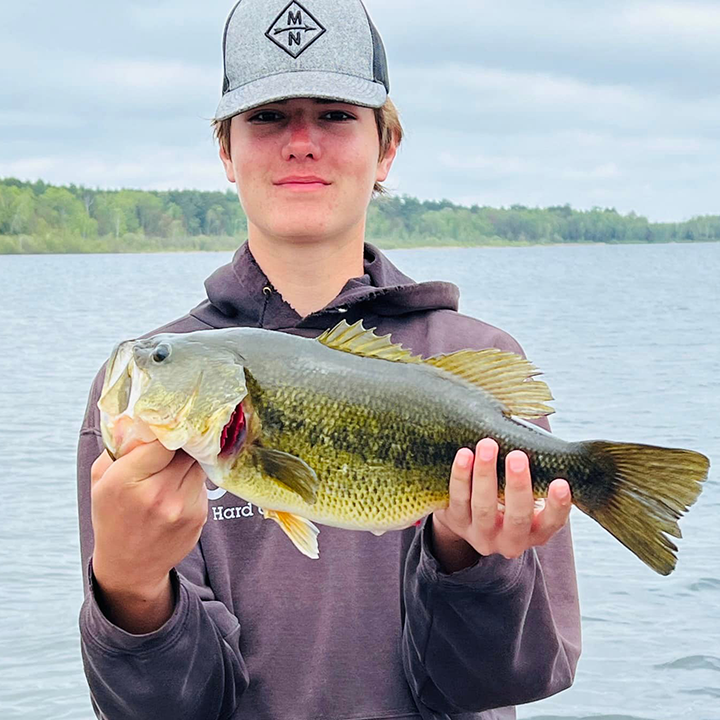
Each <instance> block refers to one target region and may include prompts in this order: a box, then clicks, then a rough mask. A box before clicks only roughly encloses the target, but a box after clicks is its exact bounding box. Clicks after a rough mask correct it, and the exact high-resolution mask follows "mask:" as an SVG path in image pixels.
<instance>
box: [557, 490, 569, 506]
mask: <svg viewBox="0 0 720 720" xmlns="http://www.w3.org/2000/svg"><path fill="white" fill-rule="evenodd" d="M557 495H558V498H559V500H560V502H561V503H563V505H567V503H568V502H570V488H569V487H568V486H567V485H563V486H562V487H561V488H559V489H558V491H557Z"/></svg>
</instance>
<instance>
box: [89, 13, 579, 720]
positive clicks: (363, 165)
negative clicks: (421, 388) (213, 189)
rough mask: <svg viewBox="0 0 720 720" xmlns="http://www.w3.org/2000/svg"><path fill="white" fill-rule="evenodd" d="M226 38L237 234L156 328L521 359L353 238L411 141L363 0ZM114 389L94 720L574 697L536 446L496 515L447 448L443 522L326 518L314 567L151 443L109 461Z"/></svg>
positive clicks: (311, 713)
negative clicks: (172, 317) (360, 338)
mask: <svg viewBox="0 0 720 720" xmlns="http://www.w3.org/2000/svg"><path fill="white" fill-rule="evenodd" d="M223 46H224V63H225V73H224V82H223V96H222V99H221V102H220V105H219V107H218V111H217V113H216V118H215V121H216V123H215V124H216V134H217V135H218V138H219V139H220V158H221V160H222V163H223V167H224V169H225V173H226V176H227V178H228V180H229V181H230V182H233V183H235V184H236V185H237V191H238V196H239V199H240V202H241V203H242V205H243V208H244V210H245V213H246V215H247V218H248V241H247V243H246V244H244V245H243V246H242V247H241V248H240V249H239V250H238V252H237V253H236V255H235V257H234V258H233V261H232V263H231V264H230V265H228V266H225V267H223V268H220V269H219V270H218V271H216V272H215V273H214V274H213V275H212V276H211V277H210V278H209V279H208V281H207V282H206V289H207V294H208V298H207V300H206V301H205V302H203V303H202V304H201V305H199V306H198V307H197V308H195V309H194V310H192V311H191V312H190V313H189V314H188V315H186V316H185V317H183V318H181V319H179V320H177V321H175V322H173V323H170V324H169V325H166V326H165V327H164V328H161V329H159V330H156V331H153V333H151V334H154V333H155V332H159V331H160V330H162V331H167V332H191V331H193V330H204V329H208V328H220V327H232V326H255V327H264V328H267V329H271V330H277V331H282V332H290V333H295V334H298V335H303V336H306V337H314V336H317V335H319V334H320V333H321V332H322V331H323V330H325V329H327V328H328V327H332V326H334V325H335V324H337V322H338V321H339V320H341V319H345V320H347V321H348V322H351V323H352V322H354V321H356V320H358V319H360V318H362V319H363V320H364V321H365V325H366V327H376V328H377V331H378V333H379V334H385V333H388V332H390V333H392V337H393V340H394V341H395V342H401V343H402V344H404V345H405V346H407V347H409V348H410V349H412V350H413V351H414V352H415V353H421V354H423V355H424V356H430V355H434V354H437V353H441V352H452V351H455V350H458V349H461V348H465V347H472V348H476V349H480V348H485V347H491V346H494V347H498V348H501V349H503V350H510V351H514V352H521V350H520V348H519V346H518V345H517V343H516V342H515V341H514V340H513V339H512V338H510V337H509V336H508V335H507V334H505V333H504V332H502V331H501V330H498V329H496V328H493V327H491V326H489V325H486V324H485V323H482V322H480V321H478V320H473V319H471V318H467V317H464V316H462V315H460V314H458V313H457V311H456V310H457V290H456V288H455V287H454V286H452V285H450V284H448V283H422V284H416V283H414V282H412V281H411V280H410V279H409V278H407V277H406V276H404V275H403V274H402V273H400V272H399V271H398V270H397V269H396V268H395V267H394V266H393V265H392V264H391V263H390V262H389V261H388V260H387V259H386V258H385V257H384V256H383V255H382V254H381V253H380V252H379V251H377V250H376V249H374V248H373V247H371V246H369V245H365V244H364V233H365V214H366V210H367V206H368V203H369V201H370V198H371V196H372V192H373V190H374V189H375V190H378V189H381V187H380V186H379V183H381V182H382V181H384V180H385V178H386V177H387V175H388V172H389V171H390V168H391V166H392V162H393V160H394V158H395V154H396V150H397V146H398V144H399V142H400V140H401V139H402V129H401V127H400V123H399V120H398V119H397V114H396V112H395V110H394V107H393V106H392V103H391V102H390V101H389V99H388V97H387V92H388V86H389V83H388V76H387V67H386V61H385V53H384V49H383V46H382V42H381V40H380V37H379V35H378V33H377V30H376V29H375V28H374V26H373V25H372V23H371V21H370V19H369V17H368V15H367V13H366V11H365V8H364V7H363V5H362V3H361V2H360V0H342V1H341V2H340V1H338V0H303V1H302V2H290V3H288V2H287V0H241V2H239V3H238V4H237V5H236V6H235V8H234V9H233V11H232V12H231V14H230V16H229V18H228V21H227V23H226V27H225V36H224V43H223ZM101 382H102V373H100V375H99V376H98V378H96V382H95V384H94V386H93V390H92V391H91V395H90V401H89V404H88V410H87V413H86V417H85V421H84V423H83V427H82V430H81V436H80V445H79V461H78V488H79V504H80V523H81V540H82V550H83V562H84V563H85V567H86V568H87V593H86V599H85V603H84V605H83V608H82V611H81V618H80V626H81V635H82V651H83V659H84V663H85V671H86V675H87V678H88V682H89V685H90V689H91V693H92V698H93V703H94V706H95V709H96V712H97V713H98V715H99V716H101V717H105V718H109V719H111V720H117V719H120V718H153V720H161V719H163V718H173V719H175V718H193V719H194V720H199V719H201V718H208V719H213V720H216V719H220V718H223V719H225V718H253V720H255V719H257V720H261V719H265V718H267V719H273V720H274V719H279V718H283V719H285V718H292V719H297V720H310V719H311V718H312V719H319V718H323V719H326V720H344V719H347V720H350V719H351V718H352V719H353V720H366V719H367V720H370V719H371V718H373V719H374V718H419V717H422V718H425V719H428V718H435V719H437V718H448V717H453V718H466V719H467V718H476V719H477V718H484V719H485V720H489V719H490V718H511V717H515V713H514V710H513V708H512V707H511V706H512V705H514V704H516V703H521V702H529V701H531V700H535V699H538V698H540V697H545V696H547V695H549V694H552V693H554V692H558V691H559V690H562V689H563V688H565V687H567V686H568V685H569V684H570V683H571V682H572V677H573V673H574V668H575V663H576V661H577V656H578V654H579V616H578V608H577V595H576V584H575V575H574V566H573V559H572V547H571V542H570V536H569V530H568V528H566V527H564V526H565V524H566V520H567V517H568V513H569V510H570V495H569V488H568V485H567V483H566V482H565V481H564V480H556V481H555V482H554V483H553V485H552V486H551V491H550V495H549V498H548V501H547V503H546V506H545V508H544V509H543V510H541V511H537V510H534V502H533V497H532V491H531V487H530V484H531V478H530V474H529V470H528V461H527V458H526V456H525V455H524V454H523V453H521V452H519V451H515V452H512V453H510V454H509V455H508V457H507V459H506V473H507V491H506V509H505V512H504V514H503V513H500V512H498V510H497V479H496V475H495V468H496V462H497V452H498V448H497V445H496V443H495V442H494V441H493V440H491V439H484V440H480V439H479V440H480V442H479V443H478V446H477V448H476V452H475V453H473V452H472V451H471V450H469V449H467V448H465V449H461V450H459V452H458V454H457V456H456V459H455V463H454V465H453V468H452V471H451V477H450V505H449V507H448V508H447V509H445V510H442V511H438V512H436V513H434V514H433V515H432V516H430V517H428V518H426V519H425V520H424V521H423V523H422V525H421V526H420V527H419V528H409V529H407V530H404V531H400V532H393V533H386V534H385V535H383V536H382V537H375V536H373V535H371V534H370V533H360V532H348V531H343V530H338V529H335V528H329V527H323V528H322V536H323V553H322V555H321V557H320V559H319V560H310V559H308V558H305V557H303V556H301V555H299V554H298V553H297V552H295V551H294V549H293V548H292V546H291V545H289V544H288V542H287V539H286V538H285V537H284V535H283V534H282V533H281V532H278V528H277V527H275V524H274V523H266V522H264V521H263V519H262V517H261V516H260V515H259V514H258V512H257V508H253V507H252V506H251V505H249V504H248V503H245V502H243V501H242V500H241V499H239V498H235V497H233V496H231V495H228V494H223V491H221V490H217V489H215V490H211V491H209V492H208V491H207V490H206V485H205V478H204V474H203V473H202V470H201V469H200V468H199V466H198V465H197V463H195V462H194V461H193V459H192V458H190V457H188V456H187V455H186V454H185V453H183V452H182V451H178V452H176V453H173V452H170V451H167V450H165V449H164V448H163V447H162V446H160V445H159V443H157V442H155V443H151V444H148V445H143V446H140V447H138V448H136V449H135V450H133V451H131V452H130V453H128V454H127V455H125V456H124V457H122V458H120V459H119V460H118V461H116V462H112V461H111V460H110V458H109V457H108V455H107V453H103V452H102V442H101V439H100V435H99V427H98V425H99V418H98V411H97V408H96V402H97V399H98V393H99V388H100V385H101ZM91 466H92V467H91ZM208 496H209V497H210V500H208ZM208 505H209V507H208ZM541 545H544V547H539V546H541ZM536 548H537V549H536Z"/></svg>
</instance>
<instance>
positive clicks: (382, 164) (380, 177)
mask: <svg viewBox="0 0 720 720" xmlns="http://www.w3.org/2000/svg"><path fill="white" fill-rule="evenodd" d="M396 155H397V142H395V140H393V141H392V143H391V144H390V146H389V147H388V149H387V152H386V153H385V155H384V157H383V158H382V159H381V160H379V161H378V166H377V174H376V175H375V180H376V182H384V181H385V180H386V178H387V176H388V174H389V173H390V168H391V167H392V164H393V160H395V156H396Z"/></svg>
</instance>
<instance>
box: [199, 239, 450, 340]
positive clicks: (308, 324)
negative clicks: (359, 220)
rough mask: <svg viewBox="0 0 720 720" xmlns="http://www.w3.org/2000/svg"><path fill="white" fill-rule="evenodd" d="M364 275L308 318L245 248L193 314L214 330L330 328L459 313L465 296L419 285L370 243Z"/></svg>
mask: <svg viewBox="0 0 720 720" xmlns="http://www.w3.org/2000/svg"><path fill="white" fill-rule="evenodd" d="M364 269H365V273H364V275H362V276H361V277H357V278H351V279H350V280H348V281H347V283H345V286H344V287H343V289H342V290H341V291H340V293H339V294H338V296H337V297H336V298H335V299H334V300H333V301H332V302H330V303H329V304H328V305H326V306H325V307H324V308H322V309H321V310H318V311H316V312H314V313H312V314H310V315H308V316H307V317H305V318H303V317H301V316H300V315H298V313H297V312H296V311H295V310H294V309H293V308H292V307H291V306H290V305H289V304H288V303H287V302H285V300H283V298H282V296H281V295H280V293H279V292H278V291H277V290H276V289H275V288H274V287H273V286H272V284H271V283H270V281H269V280H268V278H267V276H266V275H265V273H264V272H263V271H262V270H261V268H260V266H259V265H258V264H257V262H256V261H255V258H254V257H253V255H252V253H251V252H250V248H249V247H248V243H247V242H245V243H244V244H243V245H242V246H241V247H240V248H239V249H238V250H237V252H236V253H235V255H234V256H233V259H232V262H230V263H229V264H227V265H223V266H222V267H221V268H219V269H218V270H216V271H215V272H214V273H213V274H212V275H211V276H210V277H209V278H208V279H207V280H206V281H205V290H206V292H207V300H205V301H204V302H202V303H200V305H198V306H197V307H196V308H194V309H193V310H192V311H191V312H190V314H191V315H192V316H194V317H196V318H197V319H198V320H201V321H202V322H203V323H206V324H207V325H210V326H211V327H215V328H221V327H233V326H237V325H243V326H250V327H264V328H267V329H269V330H281V329H289V328H325V327H328V325H330V324H332V323H333V322H338V321H339V320H341V319H346V320H347V321H348V322H354V321H355V320H358V319H360V318H371V317H372V316H380V317H382V316H391V315H404V314H407V313H413V312H418V311H426V310H457V307H458V299H459V297H460V291H459V290H458V288H457V287H456V286H455V285H453V284H452V283H448V282H440V281H433V282H424V283H416V282H415V281H414V280H412V279H411V278H409V277H408V276H407V275H404V274H403V273H401V272H400V270H398V269H397V268H396V267H395V266H394V265H393V264H392V263H391V262H390V261H389V260H388V259H387V258H386V257H385V255H383V254H382V253H381V252H380V251H379V250H378V249H377V248H376V247H374V246H372V245H370V244H367V243H366V244H365V250H364Z"/></svg>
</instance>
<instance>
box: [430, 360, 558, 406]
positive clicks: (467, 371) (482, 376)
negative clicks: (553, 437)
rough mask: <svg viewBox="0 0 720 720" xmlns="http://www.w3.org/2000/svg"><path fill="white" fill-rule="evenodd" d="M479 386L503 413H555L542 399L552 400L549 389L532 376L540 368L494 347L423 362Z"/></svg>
mask: <svg viewBox="0 0 720 720" xmlns="http://www.w3.org/2000/svg"><path fill="white" fill-rule="evenodd" d="M423 362H424V363H425V364H426V365H432V366H434V367H436V368H438V369H440V370H443V371H445V372H447V373H450V374H451V375H454V376H456V377H461V378H463V380H466V381H467V382H469V383H471V384H472V385H475V386H476V387H479V388H482V389H483V390H485V392H487V393H489V394H490V395H492V396H493V397H494V398H495V399H496V400H498V401H499V402H500V403H501V404H502V406H503V412H504V413H505V414H506V415H517V416H518V417H522V418H537V417H542V416H544V415H550V414H552V413H554V412H555V410H553V408H551V407H550V406H549V405H545V402H546V401H548V400H552V399H553V396H552V395H551V394H550V388H548V386H547V385H546V384H545V383H544V382H542V381H540V380H535V381H531V378H533V377H535V376H536V375H539V374H540V371H539V370H538V369H537V368H536V367H535V366H534V365H533V364H532V363H531V362H529V361H528V360H526V359H525V358H523V357H521V356H520V355H516V354H515V353H511V352H504V351H502V350H498V349H497V348H487V349H486V350H459V351H458V352H454V353H451V354H449V355H436V356H434V357H431V358H428V359H427V360H424V361H423Z"/></svg>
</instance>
